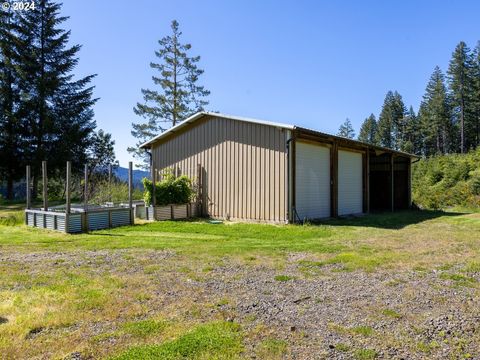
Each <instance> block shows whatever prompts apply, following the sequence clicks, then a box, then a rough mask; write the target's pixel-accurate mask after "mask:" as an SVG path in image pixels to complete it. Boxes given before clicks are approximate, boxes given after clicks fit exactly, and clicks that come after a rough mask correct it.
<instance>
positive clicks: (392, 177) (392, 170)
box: [390, 153, 395, 211]
mask: <svg viewBox="0 0 480 360" xmlns="http://www.w3.org/2000/svg"><path fill="white" fill-rule="evenodd" d="M390 183H391V190H390V191H391V198H390V201H391V203H392V211H395V158H394V157H393V153H392V154H391V156H390Z"/></svg>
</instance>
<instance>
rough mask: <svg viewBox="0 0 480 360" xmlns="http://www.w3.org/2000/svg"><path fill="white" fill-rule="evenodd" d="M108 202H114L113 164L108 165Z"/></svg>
mask: <svg viewBox="0 0 480 360" xmlns="http://www.w3.org/2000/svg"><path fill="white" fill-rule="evenodd" d="M108 200H109V201H110V202H112V164H108Z"/></svg>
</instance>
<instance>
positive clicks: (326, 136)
mask: <svg viewBox="0 0 480 360" xmlns="http://www.w3.org/2000/svg"><path fill="white" fill-rule="evenodd" d="M295 132H296V134H297V136H298V135H310V136H313V137H314V138H318V139H319V140H321V141H327V142H338V143H341V144H344V145H346V146H347V147H348V146H352V147H356V148H363V149H365V150H373V151H375V152H377V153H391V154H395V155H399V156H404V157H409V158H412V159H417V158H420V157H419V156H417V155H413V154H409V153H406V152H403V151H398V150H393V149H389V148H386V147H382V146H377V145H372V144H368V143H365V142H362V141H357V140H353V139H347V138H344V137H341V136H336V135H330V134H327V133H322V132H320V131H316V130H311V129H307V128H303V127H299V126H295Z"/></svg>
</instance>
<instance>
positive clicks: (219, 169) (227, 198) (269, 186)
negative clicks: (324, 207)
mask: <svg viewBox="0 0 480 360" xmlns="http://www.w3.org/2000/svg"><path fill="white" fill-rule="evenodd" d="M287 132H288V131H287V130H285V129H281V128H277V127H274V126H269V125H261V124H254V123H247V122H241V121H236V120H232V119H225V118H220V117H206V118H205V119H204V120H201V121H197V122H196V123H194V124H192V125H191V126H187V127H185V128H184V129H183V131H179V132H178V133H177V134H173V135H172V136H169V137H167V138H165V139H162V140H161V141H159V142H157V143H155V144H153V146H152V154H153V162H154V167H155V168H156V169H157V174H158V175H157V178H158V179H159V178H160V174H161V171H162V170H163V169H167V168H173V169H178V171H179V173H180V174H185V175H187V176H189V177H191V178H194V179H196V178H197V164H201V166H202V170H203V172H202V176H203V194H204V198H203V203H204V209H205V210H206V211H207V212H208V215H210V216H212V217H217V218H226V217H230V218H231V219H238V220H256V221H267V222H284V221H286V220H287V199H286V196H287V189H286V169H287V164H286V161H287V157H286V141H287Z"/></svg>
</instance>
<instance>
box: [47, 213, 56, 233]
mask: <svg viewBox="0 0 480 360" xmlns="http://www.w3.org/2000/svg"><path fill="white" fill-rule="evenodd" d="M45 223H46V225H47V229H50V230H55V215H45Z"/></svg>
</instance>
